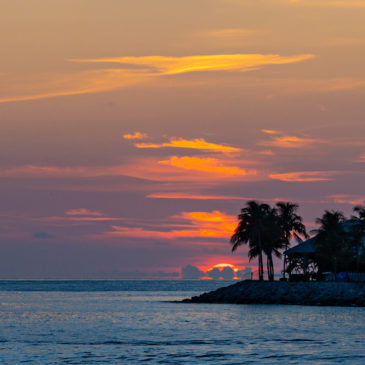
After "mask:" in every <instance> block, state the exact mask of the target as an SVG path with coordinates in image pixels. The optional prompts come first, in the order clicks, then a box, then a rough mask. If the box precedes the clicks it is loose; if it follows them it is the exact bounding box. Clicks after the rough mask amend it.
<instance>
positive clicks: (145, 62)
mask: <svg viewBox="0 0 365 365" xmlns="http://www.w3.org/2000/svg"><path fill="white" fill-rule="evenodd" d="M313 58H314V55H312V54H304V55H296V56H292V57H283V56H280V55H277V54H276V55H275V54H274V55H273V54H269V55H263V54H233V55H232V54H228V55H226V54H220V55H199V56H187V57H164V56H145V57H115V58H97V59H71V60H70V61H73V62H81V63H121V64H129V65H137V66H142V67H146V68H147V67H148V68H150V69H151V72H154V73H155V74H158V75H176V74H181V73H186V72H195V71H251V70H257V69H260V68H262V67H263V66H265V65H282V64H290V63H296V62H302V61H306V60H309V59H313Z"/></svg>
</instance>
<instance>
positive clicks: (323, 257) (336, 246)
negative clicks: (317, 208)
mask: <svg viewBox="0 0 365 365" xmlns="http://www.w3.org/2000/svg"><path fill="white" fill-rule="evenodd" d="M316 223H318V224H320V228H319V229H316V230H313V231H312V232H313V233H316V234H317V235H316V238H315V240H316V244H317V249H316V255H317V256H318V259H319V266H320V267H322V268H323V267H325V268H326V267H331V266H332V269H333V272H334V273H335V274H336V273H337V268H338V264H339V262H340V261H341V255H342V254H343V253H344V251H345V249H346V248H347V246H348V245H347V243H348V235H347V234H346V231H345V229H344V223H345V217H344V215H343V213H342V212H340V211H328V210H326V211H325V213H324V214H323V216H322V218H317V219H316Z"/></svg>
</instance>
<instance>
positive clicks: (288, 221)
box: [276, 202, 309, 277]
mask: <svg viewBox="0 0 365 365" xmlns="http://www.w3.org/2000/svg"><path fill="white" fill-rule="evenodd" d="M276 207H277V213H278V216H279V224H280V228H281V234H282V241H283V246H284V247H283V248H284V249H285V250H287V249H288V248H289V246H290V240H291V239H293V238H294V239H295V240H296V241H297V242H298V243H301V242H302V241H303V239H302V237H304V238H306V239H308V238H309V235H308V234H307V231H306V229H305V225H304V224H303V222H302V217H301V216H299V215H298V214H297V210H298V208H299V206H298V204H294V203H290V202H287V203H284V202H279V203H276ZM285 265H286V261H285V259H284V262H283V275H284V277H285V270H286V268H285Z"/></svg>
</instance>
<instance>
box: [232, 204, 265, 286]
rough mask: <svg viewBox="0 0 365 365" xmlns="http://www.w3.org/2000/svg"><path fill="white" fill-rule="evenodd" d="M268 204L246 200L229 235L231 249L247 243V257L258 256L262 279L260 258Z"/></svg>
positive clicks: (261, 277)
mask: <svg viewBox="0 0 365 365" xmlns="http://www.w3.org/2000/svg"><path fill="white" fill-rule="evenodd" d="M270 209H271V208H270V206H269V205H268V204H260V203H258V202H256V201H254V200H252V201H249V202H247V206H246V208H243V209H241V214H239V215H238V221H239V222H238V226H237V228H236V229H235V232H234V234H233V235H232V237H231V243H232V245H233V246H232V251H235V250H236V249H237V248H238V247H239V246H241V245H243V244H248V245H249V253H248V255H249V259H250V260H251V259H253V258H255V257H258V261H259V280H264V265H263V259H262V253H263V247H264V242H263V239H264V235H265V234H264V230H265V228H264V227H265V220H266V219H267V215H268V213H269V212H270Z"/></svg>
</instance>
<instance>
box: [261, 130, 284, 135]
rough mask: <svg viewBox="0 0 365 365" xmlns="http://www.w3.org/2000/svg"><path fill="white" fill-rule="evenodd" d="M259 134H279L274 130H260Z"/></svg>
mask: <svg viewBox="0 0 365 365" xmlns="http://www.w3.org/2000/svg"><path fill="white" fill-rule="evenodd" d="M261 132H262V133H266V134H280V132H279V131H276V130H274V129H261Z"/></svg>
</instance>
